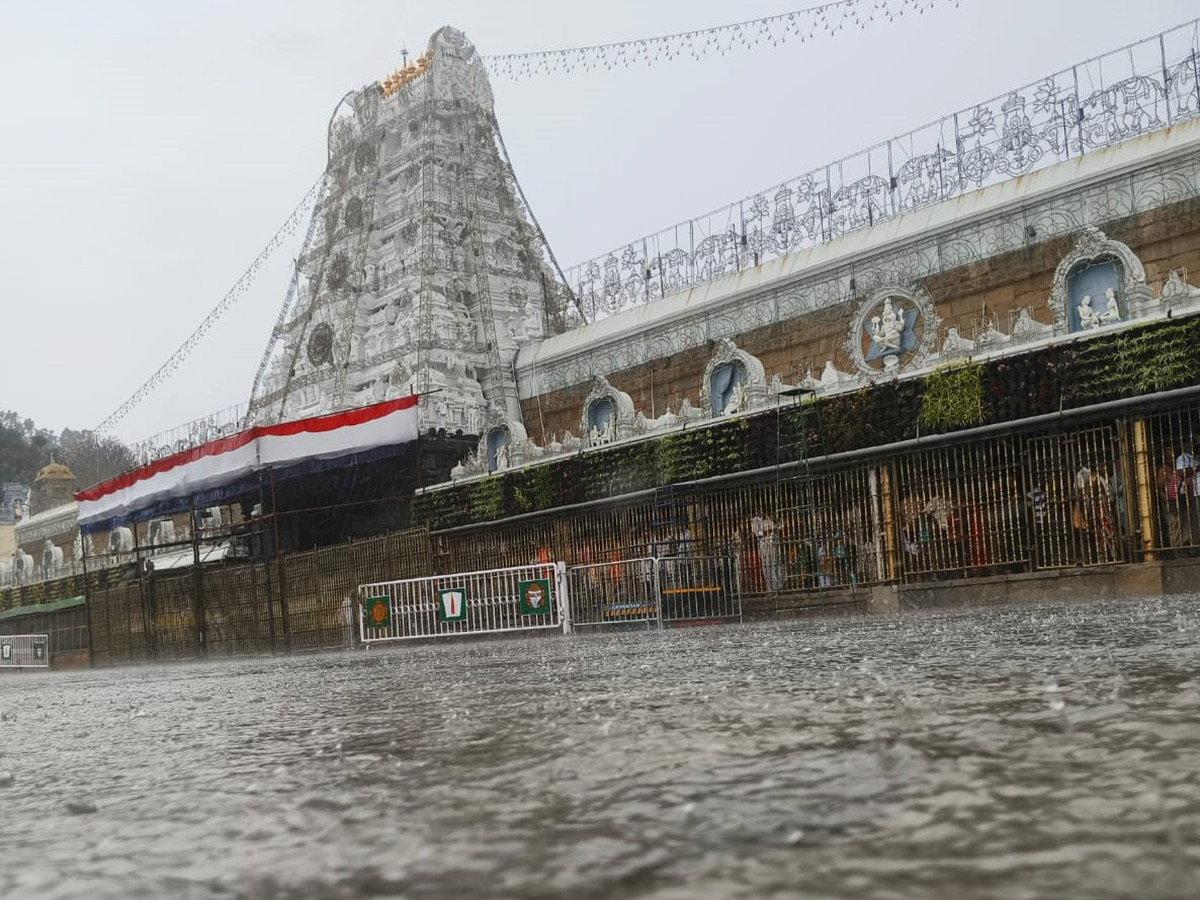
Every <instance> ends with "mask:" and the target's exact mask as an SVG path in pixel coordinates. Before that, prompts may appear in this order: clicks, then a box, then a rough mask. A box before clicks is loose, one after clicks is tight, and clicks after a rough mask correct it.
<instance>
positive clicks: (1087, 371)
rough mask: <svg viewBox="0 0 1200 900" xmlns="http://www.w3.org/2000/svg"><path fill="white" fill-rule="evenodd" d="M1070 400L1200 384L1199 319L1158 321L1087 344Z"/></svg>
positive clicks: (1080, 354) (1094, 399)
mask: <svg viewBox="0 0 1200 900" xmlns="http://www.w3.org/2000/svg"><path fill="white" fill-rule="evenodd" d="M1076 363H1077V371H1076V373H1075V379H1074V381H1075V384H1074V387H1073V390H1072V391H1071V396H1072V399H1074V400H1076V401H1078V402H1081V403H1096V402H1101V401H1104V400H1115V399H1119V398H1121V397H1132V396H1136V395H1138V394H1149V393H1155V392H1157V391H1165V390H1170V389H1171V388H1176V387H1182V386H1184V385H1188V384H1194V383H1196V382H1197V381H1200V317H1195V316H1193V317H1191V318H1187V319H1176V320H1173V321H1167V322H1158V323H1155V324H1153V325H1147V326H1144V327H1141V328H1131V329H1127V330H1125V331H1121V332H1118V333H1117V334H1108V335H1103V336H1101V337H1097V338H1093V339H1092V340H1089V341H1086V342H1084V343H1083V344H1082V345H1081V347H1080V349H1079V351H1078V354H1077V359H1076Z"/></svg>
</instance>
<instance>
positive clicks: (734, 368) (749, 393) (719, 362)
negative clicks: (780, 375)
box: [700, 338, 767, 416]
mask: <svg viewBox="0 0 1200 900" xmlns="http://www.w3.org/2000/svg"><path fill="white" fill-rule="evenodd" d="M766 399H767V374H766V370H765V369H763V364H762V363H761V362H759V361H758V359H757V358H756V357H754V356H751V355H750V354H749V353H747V352H746V351H745V350H742V349H740V348H739V347H738V346H737V344H735V343H734V342H733V341H731V340H730V339H729V338H721V339H720V340H719V341H717V346H716V349H715V350H714V352H713V355H712V357H711V358H710V359H709V361H708V365H706V366H705V367H704V377H703V380H702V382H701V384H700V408H701V409H703V410H704V414H705V415H711V416H721V415H725V414H726V413H733V412H740V411H744V410H747V409H750V408H752V407H755V406H761V405H763V404H764V403H765V402H766Z"/></svg>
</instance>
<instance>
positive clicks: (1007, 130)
mask: <svg viewBox="0 0 1200 900" xmlns="http://www.w3.org/2000/svg"><path fill="white" fill-rule="evenodd" d="M1197 115H1200V20H1195V21H1192V22H1188V23H1186V24H1183V25H1180V26H1178V27H1176V28H1172V29H1170V30H1168V31H1164V32H1162V33H1161V34H1157V35H1155V36H1153V37H1151V38H1147V39H1146V40H1143V41H1139V42H1137V43H1135V44H1130V45H1129V46H1127V47H1123V48H1121V49H1119V50H1115V51H1112V52H1110V53H1106V54H1104V55H1102V56H1098V57H1096V58H1094V59H1091V60H1088V61H1087V62H1083V63H1080V64H1078V65H1075V66H1072V67H1071V68H1069V69H1064V70H1062V71H1060V72H1056V73H1054V74H1052V75H1047V76H1046V77H1045V78H1042V79H1040V80H1038V81H1035V82H1033V83H1031V84H1028V85H1025V86H1024V87H1021V88H1017V89H1016V90H1013V91H1009V92H1007V93H1005V94H1002V95H1000V96H998V97H995V98H993V99H991V100H988V101H985V102H983V103H979V104H977V105H976V106H974V107H972V108H970V109H965V110H960V111H959V112H956V113H953V114H951V115H949V116H945V117H944V118H942V119H939V120H937V121H936V122H932V123H930V124H929V125H926V126H924V127H922V128H918V129H916V130H914V131H910V132H909V133H908V134H905V135H901V136H900V137H896V138H892V139H891V140H888V141H885V142H883V143H881V144H877V145H875V146H874V147H871V148H869V149H867V150H863V151H861V152H859V153H856V154H854V155H852V156H848V157H845V158H844V159H840V160H838V161H837V162H834V163H830V164H829V165H827V166H822V167H820V168H817V169H813V170H812V171H810V172H806V173H805V174H803V175H800V176H798V177H796V178H793V179H791V180H789V181H785V182H784V183H783V184H780V185H777V186H776V187H773V188H768V189H767V190H765V191H762V192H760V193H757V194H755V195H753V196H751V197H747V198H745V199H743V200H739V201H737V202H736V203H731V204H729V205H728V206H725V207H722V208H721V209H718V210H715V211H713V212H711V213H708V214H706V215H702V216H698V217H697V218H695V219H691V220H689V221H687V222H681V223H680V224H678V225H675V226H672V227H670V228H666V229H663V230H662V231H659V232H657V233H655V234H651V235H648V236H646V237H644V238H640V239H638V240H635V241H631V242H630V243H628V244H626V245H624V246H623V247H618V248H617V249H615V250H613V251H611V252H609V253H606V254H603V255H601V256H598V257H596V258H594V259H591V260H587V261H585V262H583V263H580V264H579V265H576V266H574V267H572V268H570V269H568V270H567V272H566V278H567V283H568V284H569V285H570V286H571V287H572V288H573V289H574V290H575V291H576V296H577V297H578V299H579V302H580V304H581V305H582V307H583V309H584V312H585V315H587V316H588V318H589V321H595V320H596V319H599V318H604V317H606V316H610V315H614V314H615V313H618V312H621V311H622V310H625V309H630V308H633V307H635V306H638V305H640V304H643V303H647V302H650V301H651V300H655V299H658V298H660V297H664V296H666V295H668V294H673V293H675V292H676V291H681V290H685V289H687V288H689V287H692V286H694V285H699V284H704V283H705V282H708V281H713V280H715V279H717V278H720V277H722V276H724V275H727V274H730V273H733V272H738V271H741V270H742V269H745V268H750V267H753V266H757V265H758V264H760V263H761V262H764V261H766V260H770V259H775V258H778V257H781V256H784V255H786V254H788V253H791V252H793V251H796V250H799V249H803V248H806V247H812V246H816V245H818V244H822V243H825V242H828V241H830V240H833V239H834V238H837V237H840V236H841V235H844V234H847V233H849V232H851V231H855V230H857V229H859V228H866V227H870V226H871V225H874V224H877V223H879V222H882V221H885V220H887V219H890V218H893V217H895V216H899V215H903V214H904V213H908V212H912V211H913V210H917V209H921V208H923V207H926V206H930V205H932V204H934V203H939V202H941V201H943V200H948V199H951V198H954V197H958V196H961V195H963V194H965V193H968V192H970V191H974V190H977V189H979V188H983V187H987V186H988V185H992V184H997V183H1000V182H1003V181H1007V180H1008V179H1011V178H1015V177H1017V176H1020V175H1025V174H1028V173H1029V172H1033V171H1036V170H1038V169H1042V168H1045V167H1047V166H1050V165H1053V164H1054V163H1057V162H1061V161H1063V160H1066V159H1069V158H1071V157H1073V156H1079V155H1081V154H1084V153H1087V152H1090V151H1093V150H1097V149H1100V148H1103V147H1108V146H1111V145H1113V144H1116V143H1119V142H1121V141H1124V140H1127V139H1129V138H1132V137H1136V136H1138V135H1141V134H1148V133H1150V132H1152V131H1156V130H1158V129H1160V128H1164V127H1166V126H1168V125H1172V124H1175V123H1178V122H1182V121H1185V120H1188V119H1192V118H1195V117H1196V116H1197Z"/></svg>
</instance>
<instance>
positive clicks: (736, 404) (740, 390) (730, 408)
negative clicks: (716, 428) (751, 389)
mask: <svg viewBox="0 0 1200 900" xmlns="http://www.w3.org/2000/svg"><path fill="white" fill-rule="evenodd" d="M746 400H747V397H746V385H745V384H744V383H742V382H738V383H737V384H735V385H734V386H733V390H732V391H730V392H729V402H728V403H726V404H725V410H724V415H727V416H731V415H733V414H734V413H738V412H741V411H742V410H743V409H745V407H746Z"/></svg>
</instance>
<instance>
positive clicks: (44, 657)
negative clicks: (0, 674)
mask: <svg viewBox="0 0 1200 900" xmlns="http://www.w3.org/2000/svg"><path fill="white" fill-rule="evenodd" d="M48 668H50V638H49V636H48V635H44V634H0V669H48Z"/></svg>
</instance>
